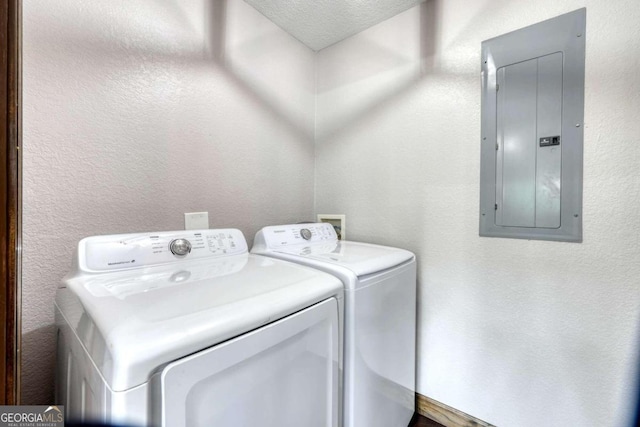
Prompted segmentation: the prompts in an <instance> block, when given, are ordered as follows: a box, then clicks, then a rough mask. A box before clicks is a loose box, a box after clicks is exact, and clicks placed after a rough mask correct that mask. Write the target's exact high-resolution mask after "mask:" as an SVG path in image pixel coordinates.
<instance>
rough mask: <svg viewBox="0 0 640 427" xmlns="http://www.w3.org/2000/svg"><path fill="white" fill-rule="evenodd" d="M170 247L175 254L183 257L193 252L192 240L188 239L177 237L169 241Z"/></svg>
mask: <svg viewBox="0 0 640 427" xmlns="http://www.w3.org/2000/svg"><path fill="white" fill-rule="evenodd" d="M169 249H170V250H171V253H172V254H174V255H175V256H179V257H183V256H185V255H187V254H188V253H189V252H191V242H189V241H188V240H187V239H175V240H172V241H171V243H169Z"/></svg>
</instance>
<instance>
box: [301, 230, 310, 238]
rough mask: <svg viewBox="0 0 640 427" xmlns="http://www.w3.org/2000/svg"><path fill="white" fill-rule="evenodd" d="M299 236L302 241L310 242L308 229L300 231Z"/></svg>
mask: <svg viewBox="0 0 640 427" xmlns="http://www.w3.org/2000/svg"><path fill="white" fill-rule="evenodd" d="M300 235H301V236H302V238H303V239H304V240H311V231H310V230H309V229H308V228H303V229H302V230H300Z"/></svg>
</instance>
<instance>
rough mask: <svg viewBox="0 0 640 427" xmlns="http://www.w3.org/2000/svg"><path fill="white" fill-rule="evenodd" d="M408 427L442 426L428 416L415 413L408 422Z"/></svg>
mask: <svg viewBox="0 0 640 427" xmlns="http://www.w3.org/2000/svg"><path fill="white" fill-rule="evenodd" d="M409 427H444V426H443V425H442V424H438V423H437V422H435V421H433V420H430V419H429V418H425V417H423V416H422V415H418V414H415V415H414V416H413V419H412V420H411V422H410V423H409Z"/></svg>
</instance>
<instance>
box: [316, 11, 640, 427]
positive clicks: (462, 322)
mask: <svg viewBox="0 0 640 427" xmlns="http://www.w3.org/2000/svg"><path fill="white" fill-rule="evenodd" d="M583 6H587V52H586V53H587V59H586V108H585V160H584V242H583V243H582V244H575V243H553V242H542V241H527V240H509V239H492V238H480V237H478V202H479V194H478V192H479V183H478V178H479V160H480V159H479V155H480V43H481V42H482V41H483V40H486V39H488V38H491V37H495V36H498V35H500V34H503V33H505V32H508V31H511V30H515V29H518V28H521V27H523V26H526V25H530V24H533V23H536V22H539V21H542V20H544V19H548V18H551V17H553V16H556V15H559V14H562V13H565V12H569V11H572V10H575V9H577V8H580V7H583ZM638 22H640V3H638V1H637V0H614V1H608V2H601V1H585V0H562V1H557V0H541V1H536V2H532V1H525V0H482V1H476V2H470V1H468V0H442V1H434V0H429V1H427V3H425V4H423V5H421V6H418V7H416V8H413V9H411V10H409V11H407V12H405V13H403V14H401V15H398V16H396V17H394V18H392V19H391V20H388V21H386V22H384V23H382V24H380V25H378V26H376V27H374V28H371V29H369V30H366V31H365V32H363V33H360V34H357V35H355V36H354V37H352V38H350V39H347V40H345V41H343V42H340V43H338V44H336V45H333V46H331V47H329V48H327V49H325V50H322V51H320V52H319V53H318V97H317V112H316V114H317V141H316V210H317V211H318V212H334V213H345V214H346V215H347V218H348V228H349V230H348V233H349V238H350V239H354V240H364V241H370V242H377V243H383V244H390V245H397V246H401V247H406V248H408V249H410V250H413V251H415V252H416V253H417V256H418V262H419V338H418V340H419V342H418V345H419V354H418V357H419V365H418V373H419V378H418V385H417V387H418V391H419V392H420V393H422V394H424V395H426V396H429V397H431V398H433V399H436V400H439V401H441V402H444V403H445V404H447V405H450V406H452V407H454V408H457V409H460V410H462V411H465V412H467V413H469V414H472V415H474V416H476V417H479V418H481V419H484V420H486V421H489V422H491V423H494V424H496V425H499V426H517V427H528V426H539V425H544V426H549V427H551V426H555V427H566V426H593V427H606V426H612V427H613V426H625V425H628V424H626V423H625V422H624V421H623V419H624V417H625V415H626V414H628V409H629V408H628V405H629V403H631V402H630V400H631V399H630V395H631V394H632V393H633V392H634V388H633V386H634V384H633V380H634V378H636V375H635V369H636V368H637V365H638V360H639V359H638V353H637V351H638V338H639V337H640V333H639V330H638V325H639V324H640V281H639V279H638V278H639V277H640V262H638V260H639V259H640V216H639V215H638V212H639V211H640V173H639V172H638V165H639V164H640V144H638V137H639V135H640V79H638V69H639V68H640V27H639V26H638ZM374 231H375V232H374Z"/></svg>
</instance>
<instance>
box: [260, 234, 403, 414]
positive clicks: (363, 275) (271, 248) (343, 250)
mask: <svg viewBox="0 0 640 427" xmlns="http://www.w3.org/2000/svg"><path fill="white" fill-rule="evenodd" d="M251 252H252V253H256V254H260V255H267V256H271V257H274V258H279V259H283V260H287V261H293V262H296V263H299V264H304V265H307V266H311V267H314V268H316V269H318V270H321V271H325V272H327V273H330V274H332V275H334V276H336V277H338V278H339V279H340V280H341V281H342V283H343V285H344V289H345V322H344V337H345V342H344V426H345V427H406V426H407V425H408V424H409V421H410V420H411V417H412V416H413V413H414V410H415V354H416V262H415V256H414V255H413V253H411V252H409V251H406V250H403V249H397V248H390V247H387V246H379V245H372V244H367V243H358V242H350V241H339V240H338V238H337V235H336V232H335V230H334V228H333V227H332V226H331V225H330V224H327V223H319V224H292V225H279V226H272V227H265V228H263V229H262V230H260V231H259V232H258V233H257V234H256V237H255V241H254V246H253V248H252V249H251Z"/></svg>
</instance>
